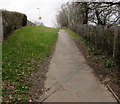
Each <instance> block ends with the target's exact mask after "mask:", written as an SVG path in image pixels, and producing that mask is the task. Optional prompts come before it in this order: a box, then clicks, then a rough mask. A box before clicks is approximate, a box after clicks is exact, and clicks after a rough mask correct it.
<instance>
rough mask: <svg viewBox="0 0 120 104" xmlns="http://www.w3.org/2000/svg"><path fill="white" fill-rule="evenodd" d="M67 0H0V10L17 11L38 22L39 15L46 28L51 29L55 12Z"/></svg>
mask: <svg viewBox="0 0 120 104" xmlns="http://www.w3.org/2000/svg"><path fill="white" fill-rule="evenodd" d="M67 1H69V0H0V9H6V10H8V11H17V12H21V13H24V14H26V15H27V17H28V20H30V21H38V17H39V11H38V9H37V8H40V15H41V17H42V21H43V23H44V24H45V25H46V26H50V27H52V26H53V25H54V24H53V23H54V22H55V16H56V13H57V10H58V9H59V7H60V5H61V4H62V3H65V2H67Z"/></svg>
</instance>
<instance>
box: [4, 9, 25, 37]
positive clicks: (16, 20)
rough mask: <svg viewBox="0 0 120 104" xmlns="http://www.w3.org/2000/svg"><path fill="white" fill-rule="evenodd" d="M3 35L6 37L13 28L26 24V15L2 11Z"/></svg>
mask: <svg viewBox="0 0 120 104" xmlns="http://www.w3.org/2000/svg"><path fill="white" fill-rule="evenodd" d="M2 17H3V37H4V39H6V38H7V37H8V36H9V35H10V33H11V32H13V31H14V30H16V29H18V28H20V27H22V26H26V24H27V16H26V15H25V14H22V13H19V12H10V11H6V10H4V11H2Z"/></svg>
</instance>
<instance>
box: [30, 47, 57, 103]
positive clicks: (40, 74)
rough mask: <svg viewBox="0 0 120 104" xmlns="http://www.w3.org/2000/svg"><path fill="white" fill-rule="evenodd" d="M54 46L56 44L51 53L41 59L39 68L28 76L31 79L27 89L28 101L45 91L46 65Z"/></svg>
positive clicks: (33, 99)
mask: <svg viewBox="0 0 120 104" xmlns="http://www.w3.org/2000/svg"><path fill="white" fill-rule="evenodd" d="M55 47H56V45H54V46H53V47H52V51H51V55H50V56H49V57H46V58H44V59H43V63H42V65H41V67H40V69H39V70H38V71H37V72H34V73H32V74H31V77H30V78H29V80H31V81H32V85H31V88H30V91H29V96H30V98H29V101H30V102H33V101H34V102H35V101H36V100H37V99H38V98H39V97H40V96H41V95H42V94H43V93H44V91H45V86H44V82H45V80H46V73H47V72H48V67H49V64H50V60H51V58H52V55H53V53H54V50H55Z"/></svg>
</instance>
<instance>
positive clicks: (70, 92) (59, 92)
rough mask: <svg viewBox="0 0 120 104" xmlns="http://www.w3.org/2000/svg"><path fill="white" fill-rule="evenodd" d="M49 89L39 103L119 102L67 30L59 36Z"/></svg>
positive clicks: (47, 87)
mask: <svg viewBox="0 0 120 104" xmlns="http://www.w3.org/2000/svg"><path fill="white" fill-rule="evenodd" d="M45 87H46V92H45V93H44V94H43V95H42V96H40V98H39V99H38V101H39V102H41V101H44V102H116V100H115V98H114V97H113V96H112V94H111V93H110V92H109V91H108V90H107V88H106V87H105V86H104V85H102V84H101V83H100V82H99V81H98V80H97V78H96V77H95V76H94V74H93V73H92V69H91V68H90V67H89V66H88V65H87V63H86V61H85V58H84V57H83V55H82V54H81V52H80V51H79V49H78V48H77V47H76V45H75V43H74V41H73V40H72V38H71V37H70V36H69V35H68V34H67V32H66V31H65V30H60V32H59V37H58V41H57V44H56V49H55V53H54V55H53V58H52V60H51V63H50V66H49V70H48V73H47V79H46V82H45Z"/></svg>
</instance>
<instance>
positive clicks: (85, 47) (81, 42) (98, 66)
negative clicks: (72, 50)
mask: <svg viewBox="0 0 120 104" xmlns="http://www.w3.org/2000/svg"><path fill="white" fill-rule="evenodd" d="M63 29H65V30H66V31H67V32H68V34H70V35H71V37H72V38H73V39H74V40H75V43H76V45H77V46H78V48H79V49H80V51H81V52H82V54H83V55H84V57H85V58H86V61H87V63H88V65H89V66H90V67H92V69H93V72H94V73H95V75H96V76H97V77H98V78H99V79H100V81H101V82H102V83H104V84H108V85H110V86H111V88H112V89H113V90H114V92H115V93H116V95H117V96H118V97H119V99H120V87H119V84H120V80H119V67H118V66H117V65H116V64H115V63H114V62H113V60H112V58H111V57H110V56H108V55H107V54H106V53H104V52H102V51H101V50H99V49H97V48H96V47H95V46H93V45H92V44H90V43H89V42H87V41H86V40H85V39H84V38H82V37H81V36H80V35H78V34H76V33H75V32H73V31H71V30H69V29H67V28H63Z"/></svg>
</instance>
